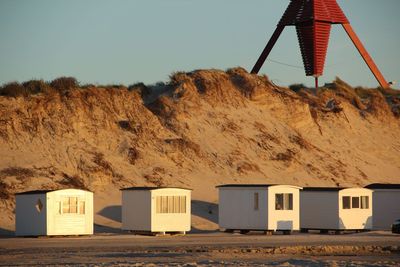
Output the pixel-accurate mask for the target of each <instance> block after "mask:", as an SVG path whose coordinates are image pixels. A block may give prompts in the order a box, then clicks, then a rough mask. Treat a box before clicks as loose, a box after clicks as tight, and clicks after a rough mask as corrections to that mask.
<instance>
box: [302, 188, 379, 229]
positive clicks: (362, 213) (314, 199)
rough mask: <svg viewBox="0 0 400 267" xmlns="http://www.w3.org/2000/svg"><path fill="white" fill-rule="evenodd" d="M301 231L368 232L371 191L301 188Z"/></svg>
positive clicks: (370, 222) (370, 216)
mask: <svg viewBox="0 0 400 267" xmlns="http://www.w3.org/2000/svg"><path fill="white" fill-rule="evenodd" d="M300 228H301V230H302V231H307V230H320V231H321V232H326V231H328V230H335V231H342V230H371V229H372V190H370V189H365V188H339V187H304V188H303V190H302V191H301V193H300Z"/></svg>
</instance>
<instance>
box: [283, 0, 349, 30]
mask: <svg viewBox="0 0 400 267" xmlns="http://www.w3.org/2000/svg"><path fill="white" fill-rule="evenodd" d="M307 21H324V22H328V23H330V24H344V23H349V21H348V20H347V18H346V16H345V15H344V13H343V11H342V9H341V8H340V7H339V5H338V3H337V2H336V0H291V2H290V4H289V6H288V7H287V9H286V11H285V13H284V14H283V16H282V18H281V20H280V21H279V25H282V26H289V25H299V24H301V23H303V22H307Z"/></svg>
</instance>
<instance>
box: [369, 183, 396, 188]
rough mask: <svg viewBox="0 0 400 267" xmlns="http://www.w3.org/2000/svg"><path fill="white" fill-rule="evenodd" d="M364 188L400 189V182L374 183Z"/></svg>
mask: <svg viewBox="0 0 400 267" xmlns="http://www.w3.org/2000/svg"><path fill="white" fill-rule="evenodd" d="M364 188H368V189H400V184H383V183H382V184H381V183H374V184H369V185H366V186H364Z"/></svg>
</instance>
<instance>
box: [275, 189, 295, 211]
mask: <svg viewBox="0 0 400 267" xmlns="http://www.w3.org/2000/svg"><path fill="white" fill-rule="evenodd" d="M275 210H293V194H291V193H286V194H275Z"/></svg>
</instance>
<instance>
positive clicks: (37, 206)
mask: <svg viewBox="0 0 400 267" xmlns="http://www.w3.org/2000/svg"><path fill="white" fill-rule="evenodd" d="M35 208H36V210H37V211H38V212H41V211H42V209H43V204H42V201H41V200H40V198H39V199H38V201H37V202H36V205H35Z"/></svg>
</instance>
